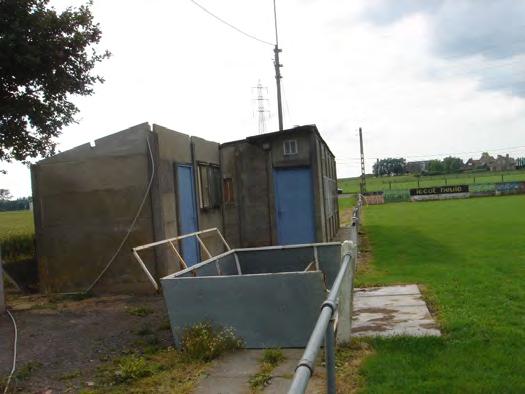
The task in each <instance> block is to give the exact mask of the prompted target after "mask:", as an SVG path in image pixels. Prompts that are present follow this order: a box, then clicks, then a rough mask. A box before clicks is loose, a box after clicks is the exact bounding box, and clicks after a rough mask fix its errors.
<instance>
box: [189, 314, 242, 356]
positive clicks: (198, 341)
mask: <svg viewBox="0 0 525 394" xmlns="http://www.w3.org/2000/svg"><path fill="white" fill-rule="evenodd" d="M181 338H182V339H181V347H182V351H183V353H184V355H185V356H186V357H188V358H189V359H192V360H199V361H211V360H213V359H215V358H217V357H219V356H220V355H221V354H223V353H227V352H232V351H234V350H236V349H240V348H242V347H243V342H242V340H240V339H239V338H237V337H236V336H235V333H234V332H233V330H232V329H228V328H220V327H214V326H213V325H212V324H211V323H209V322H205V323H199V324H196V325H194V326H191V327H187V328H185V329H184V330H183V332H182V336H181Z"/></svg>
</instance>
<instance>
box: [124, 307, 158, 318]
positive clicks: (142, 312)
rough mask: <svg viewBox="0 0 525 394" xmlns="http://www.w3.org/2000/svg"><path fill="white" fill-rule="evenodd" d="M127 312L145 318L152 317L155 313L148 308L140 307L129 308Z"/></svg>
mask: <svg viewBox="0 0 525 394" xmlns="http://www.w3.org/2000/svg"><path fill="white" fill-rule="evenodd" d="M127 312H128V313H129V314H130V315H132V316H138V317H144V316H148V315H151V314H152V313H153V309H151V308H148V307H146V306H139V307H136V308H129V309H128V310H127Z"/></svg>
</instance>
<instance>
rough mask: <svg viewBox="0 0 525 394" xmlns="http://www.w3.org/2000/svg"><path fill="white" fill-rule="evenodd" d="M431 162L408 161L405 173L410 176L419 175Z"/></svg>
mask: <svg viewBox="0 0 525 394" xmlns="http://www.w3.org/2000/svg"><path fill="white" fill-rule="evenodd" d="M431 161H432V160H420V161H409V162H408V163H407V167H406V172H408V173H410V174H421V173H422V172H425V171H426V170H427V168H428V164H429V163H430V162H431Z"/></svg>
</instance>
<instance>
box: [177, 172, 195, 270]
mask: <svg viewBox="0 0 525 394" xmlns="http://www.w3.org/2000/svg"><path fill="white" fill-rule="evenodd" d="M176 167H177V196H178V199H179V201H178V206H179V227H180V228H179V232H180V234H181V235H182V234H188V233H193V232H195V231H198V225H197V204H196V201H195V186H194V185H195V182H194V181H193V169H192V167H191V166H188V165H180V164H178V165H177V166H176ZM181 245H182V256H183V257H184V260H186V263H187V264H188V265H194V264H196V263H198V262H199V261H200V253H199V245H198V242H197V239H195V237H191V238H187V239H183V240H182V241H181Z"/></svg>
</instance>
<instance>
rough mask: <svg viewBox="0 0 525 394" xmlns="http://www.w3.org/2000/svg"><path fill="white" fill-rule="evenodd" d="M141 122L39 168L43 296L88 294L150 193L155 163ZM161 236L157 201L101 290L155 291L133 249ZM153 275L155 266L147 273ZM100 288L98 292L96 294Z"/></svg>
mask: <svg viewBox="0 0 525 394" xmlns="http://www.w3.org/2000/svg"><path fill="white" fill-rule="evenodd" d="M146 140H149V141H150V144H151V145H153V139H152V135H151V132H150V128H149V125H148V124H146V123H145V124H141V125H137V126H135V127H132V128H129V129H127V130H124V131H121V132H119V133H116V134H112V135H110V136H108V137H104V138H101V139H99V140H96V141H95V145H94V146H91V145H90V144H84V145H81V146H79V147H77V148H74V149H72V150H70V151H67V152H64V153H61V154H58V155H56V156H54V157H51V158H49V159H45V160H42V161H40V162H39V163H38V164H37V165H34V166H32V169H31V173H32V187H33V198H34V218H35V228H36V240H37V258H38V264H39V276H40V284H41V287H42V290H43V291H45V292H49V293H54V292H72V291H81V290H84V289H86V288H87V287H88V286H89V285H90V284H91V283H92V282H93V280H95V278H96V277H97V276H98V274H99V273H100V272H101V270H102V269H103V268H104V267H105V266H106V264H107V263H108V261H109V260H110V259H111V258H112V256H113V254H114V253H115V252H116V250H117V248H118V247H119V245H120V243H121V242H122V239H123V238H124V236H125V235H126V233H127V230H128V228H129V226H130V225H131V222H132V221H133V218H134V216H135V214H136V213H137V210H138V207H139V205H140V203H141V201H142V199H143V197H144V195H145V193H146V192H147V185H148V180H149V177H150V175H151V168H152V166H151V162H150V156H149V153H148V146H147V142H146ZM153 238H154V234H153V226H152V210H151V200H150V197H149V196H147V201H146V203H145V205H144V207H143V209H142V211H141V212H140V215H139V217H138V220H137V222H136V225H135V229H134V230H133V231H132V233H131V234H130V236H129V239H128V240H127V242H126V243H125V244H124V246H123V248H122V252H121V253H120V254H119V255H118V256H117V258H116V259H115V261H114V262H113V264H112V266H111V267H110V269H109V270H108V271H107V273H106V274H105V275H104V277H103V278H102V279H101V280H100V283H99V284H98V285H97V286H98V287H102V288H106V289H111V291H114V292H126V291H129V290H133V291H137V292H142V291H149V288H150V285H149V284H148V283H147V281H146V278H145V276H144V275H143V274H142V273H141V270H140V268H139V266H138V264H137V263H136V262H134V261H133V259H132V256H131V254H130V253H129V250H130V249H131V247H133V246H135V245H137V244H140V243H146V242H151V241H152V240H153ZM148 268H149V269H150V270H151V271H152V272H153V273H154V274H156V269H155V266H154V264H150V265H149V267H148ZM95 290H96V288H95Z"/></svg>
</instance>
